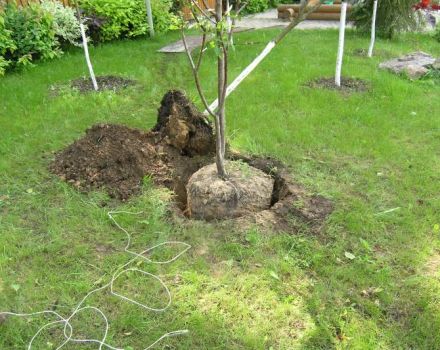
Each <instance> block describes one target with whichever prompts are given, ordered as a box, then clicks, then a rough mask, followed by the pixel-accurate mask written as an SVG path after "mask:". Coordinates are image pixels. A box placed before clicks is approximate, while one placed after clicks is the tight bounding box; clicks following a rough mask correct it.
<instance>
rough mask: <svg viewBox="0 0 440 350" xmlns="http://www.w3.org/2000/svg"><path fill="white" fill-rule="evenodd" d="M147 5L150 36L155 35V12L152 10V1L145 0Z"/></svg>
mask: <svg viewBox="0 0 440 350" xmlns="http://www.w3.org/2000/svg"><path fill="white" fill-rule="evenodd" d="M145 6H146V7H147V19H148V27H149V29H150V37H153V36H154V23H153V13H152V11H151V1H150V0H145Z"/></svg>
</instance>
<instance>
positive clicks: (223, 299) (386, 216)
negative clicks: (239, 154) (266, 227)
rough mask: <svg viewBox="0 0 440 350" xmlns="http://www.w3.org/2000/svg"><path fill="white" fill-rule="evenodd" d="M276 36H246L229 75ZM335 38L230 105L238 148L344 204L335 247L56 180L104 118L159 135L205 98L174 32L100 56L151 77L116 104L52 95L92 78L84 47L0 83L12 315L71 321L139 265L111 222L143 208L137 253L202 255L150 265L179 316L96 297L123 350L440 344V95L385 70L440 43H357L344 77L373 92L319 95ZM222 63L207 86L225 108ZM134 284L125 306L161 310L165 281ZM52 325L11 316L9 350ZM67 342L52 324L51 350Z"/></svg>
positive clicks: (268, 72) (302, 39)
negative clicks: (165, 249)
mask: <svg viewBox="0 0 440 350" xmlns="http://www.w3.org/2000/svg"><path fill="white" fill-rule="evenodd" d="M276 32H277V30H276V29H274V30H265V31H258V32H244V33H240V34H238V35H237V36H236V42H237V46H236V51H235V52H234V53H233V54H232V55H231V62H230V67H231V76H235V75H236V74H238V72H239V71H240V70H241V69H242V68H243V67H244V66H245V65H246V64H247V63H248V62H250V61H251V60H252V58H253V57H255V55H256V54H257V52H259V50H261V49H262V47H264V45H265V43H266V42H267V41H268V40H269V39H270V38H272V37H273V36H274V35H275V34H276ZM337 35H338V34H337V32H336V31H307V32H303V31H296V32H293V33H292V34H291V35H289V37H288V38H287V39H286V41H284V42H283V43H282V44H281V45H280V46H279V47H278V48H276V49H275V50H274V51H273V53H272V54H271V56H269V58H268V59H267V60H266V61H264V62H263V64H262V65H261V66H260V67H259V68H258V69H257V70H256V71H255V72H254V73H253V74H252V75H251V76H250V77H249V79H247V80H246V81H245V82H244V83H243V84H242V85H241V86H240V87H239V88H238V89H237V90H236V91H235V92H234V93H233V95H231V97H230V99H229V104H228V108H227V113H228V134H229V139H230V142H231V143H232V145H233V147H234V148H237V149H239V150H241V151H243V152H253V153H258V154H266V155H271V156H273V157H277V158H279V159H281V160H283V161H284V162H286V163H287V164H288V165H290V166H291V168H292V174H293V176H294V177H295V178H296V179H297V181H299V182H301V183H303V184H304V185H305V186H306V187H307V188H308V189H309V190H310V191H311V192H314V193H318V194H321V195H324V196H327V197H328V198H331V199H332V200H333V201H334V204H335V207H336V210H335V212H334V213H333V214H332V215H331V217H330V218H329V219H328V221H327V223H326V225H325V226H324V227H323V228H322V230H321V232H320V233H319V234H316V233H315V234H313V233H312V232H311V231H310V229H309V228H308V227H307V226H304V228H303V230H302V231H301V232H298V234H296V235H288V234H273V233H270V232H261V231H260V230H258V228H255V229H252V230H249V231H247V232H242V233H240V232H235V231H234V230H232V229H231V227H229V226H228V225H208V224H204V223H193V224H188V223H185V222H181V223H176V224H172V223H170V222H169V221H168V220H166V219H165V217H166V210H167V198H168V197H169V196H168V194H167V193H165V192H164V191H162V190H158V189H154V188H152V187H151V186H149V185H148V183H146V184H145V188H144V191H143V195H141V196H139V197H137V198H133V199H132V200H130V201H129V202H127V203H120V202H115V201H113V200H110V199H108V198H107V196H106V195H105V194H104V193H102V192H95V193H91V194H88V195H86V194H80V193H78V192H77V191H75V189H74V188H73V187H72V186H70V185H67V184H65V183H64V182H63V181H61V180H60V179H58V178H57V177H55V176H53V175H51V174H50V173H49V172H48V170H47V168H48V164H49V162H50V161H51V159H53V152H55V151H57V150H59V149H61V148H63V147H65V146H67V145H68V144H70V143H71V142H72V141H73V140H75V139H77V138H79V137H81V135H83V133H84V130H85V129H86V128H88V127H90V126H91V125H93V124H94V123H100V122H111V123H123V124H126V125H130V126H134V127H139V128H143V129H148V128H150V127H151V126H153V125H154V123H155V118H156V110H157V108H158V106H159V102H160V100H161V98H162V96H163V95H164V93H165V92H166V91H167V90H168V89H171V88H181V89H184V90H186V91H187V92H188V94H189V95H190V96H191V97H193V98H194V100H195V101H198V99H197V94H196V91H195V88H194V84H193V80H192V76H191V74H190V71H189V69H188V64H187V61H186V57H185V56H184V55H168V56H167V55H163V54H159V53H156V50H157V49H158V48H160V47H161V46H163V45H164V44H165V43H168V42H171V41H172V40H174V39H176V38H177V37H178V35H177V34H175V33H173V34H169V35H166V36H162V37H159V38H157V39H155V40H153V41H149V40H136V41H121V42H115V43H111V44H106V45H103V46H99V47H96V48H94V49H92V51H91V54H92V58H93V61H94V64H95V69H96V71H97V73H98V74H118V75H123V76H126V77H130V78H134V79H137V80H138V81H139V82H140V85H139V86H138V87H135V88H130V89H127V90H125V91H123V92H121V93H118V94H114V93H108V92H107V93H99V94H89V95H80V94H76V93H72V92H67V91H63V92H62V93H61V94H60V95H58V96H53V94H52V93H51V92H50V86H52V85H53V84H60V83H66V82H67V81H68V80H70V79H74V78H77V77H79V76H82V75H85V74H86V67H85V64H84V62H83V57H82V55H81V52H80V51H72V52H70V53H69V54H66V55H65V56H64V57H63V58H61V59H58V60H56V61H52V62H46V63H42V64H39V65H38V67H35V68H32V69H29V70H28V71H25V72H21V73H14V74H10V75H9V76H7V77H5V78H2V79H0V176H1V181H0V311H15V312H26V313H28V312H34V311H40V310H44V309H53V310H56V311H57V312H59V313H61V314H63V315H68V314H69V311H71V310H72V308H74V307H75V306H76V304H77V303H78V302H79V301H80V300H81V299H82V297H83V296H84V295H85V294H86V293H87V292H88V291H89V290H91V289H94V288H96V286H99V285H101V284H102V283H105V282H107V280H108V279H109V278H110V275H111V273H112V271H114V270H115V269H116V268H117V267H118V266H119V265H121V264H123V263H125V262H127V261H128V260H129V259H130V257H129V256H128V255H127V254H126V253H124V252H123V248H124V246H125V236H124V234H123V233H122V232H121V231H119V230H118V229H117V228H116V227H115V226H114V225H112V223H111V222H110V221H109V219H108V218H107V212H108V211H109V210H126V211H133V212H137V211H142V212H143V214H141V215H139V216H130V215H120V216H118V219H119V220H120V221H121V223H123V225H124V227H126V228H127V229H128V230H129V231H130V232H132V233H133V235H134V248H133V249H136V250H138V251H140V250H142V249H145V248H146V247H148V246H152V245H154V244H157V243H160V242H163V241H166V240H181V241H184V242H187V243H189V244H191V245H192V249H191V250H190V251H189V252H187V253H186V254H185V255H184V256H182V257H181V258H180V259H179V260H178V261H176V262H175V263H173V264H171V265H166V266H162V267H160V266H159V267H158V266H151V265H149V264H140V266H141V268H143V269H146V270H148V271H150V272H155V273H158V274H159V275H160V276H162V277H163V279H164V280H166V281H167V282H168V285H169V287H170V290H171V293H172V295H173V304H172V306H171V308H170V309H168V310H167V311H166V312H165V313H161V314H156V313H151V312H147V311H142V310H140V309H139V308H137V307H136V306H133V305H131V304H128V303H126V302H124V301H121V300H120V299H117V298H115V297H112V296H111V295H110V294H109V293H108V292H101V293H98V294H97V295H96V296H95V297H93V298H92V299H91V300H90V303H89V304H88V305H94V306H99V307H100V308H102V310H103V311H105V312H106V313H107V315H108V316H109V320H110V332H109V337H108V341H109V342H110V343H111V344H112V345H113V346H119V347H128V346H131V347H133V348H134V349H144V348H146V347H147V346H148V345H149V344H150V343H152V342H153V341H155V340H156V339H157V338H158V337H160V336H161V335H162V334H163V333H165V332H168V331H173V330H176V329H189V331H190V333H189V334H188V335H186V336H182V337H175V338H169V339H166V340H164V341H163V342H161V343H160V344H159V345H158V346H157V347H156V348H157V349H304V350H309V349H440V332H439V330H440V228H439V226H438V225H439V224H440V105H439V103H438V101H439V94H440V86H439V85H436V84H434V83H433V82H431V81H423V82H411V81H409V80H407V79H405V78H402V77H398V76H394V75H392V74H390V73H387V72H383V71H379V70H378V68H377V66H378V63H379V62H380V61H381V60H384V59H386V58H389V57H392V56H394V55H398V54H402V53H406V52H410V51H415V50H418V49H420V50H424V51H427V52H430V53H432V54H434V55H437V56H439V55H440V47H439V45H438V43H436V42H435V41H434V40H433V39H432V38H430V37H429V36H422V35H415V34H410V35H407V36H404V37H401V38H399V39H398V40H395V41H391V42H390V41H381V40H379V41H378V43H377V48H378V56H377V57H375V58H373V59H371V60H370V59H367V58H365V57H359V56H357V55H355V54H354V51H355V50H356V49H359V48H366V47H367V46H368V39H367V38H362V37H361V38H359V37H358V36H357V35H356V34H355V33H354V32H350V33H348V35H347V43H346V46H347V51H346V52H347V55H346V57H345V65H344V74H345V75H346V76H352V77H358V78H362V79H365V80H367V81H368V82H370V84H371V89H370V91H369V92H366V93H358V94H352V95H344V94H340V93H339V92H335V91H325V90H314V89H311V88H308V87H305V86H304V85H305V84H306V83H307V82H308V81H310V80H311V79H314V78H317V77H321V76H331V75H332V74H333V71H334V61H335V54H336V43H337ZM209 57H210V61H211V62H207V64H206V65H205V66H203V69H202V70H203V73H202V75H203V77H204V78H203V81H204V85H205V86H206V87H207V89H208V96H209V97H210V98H209V100H211V99H212V98H213V97H214V90H215V83H214V72H215V65H214V63H213V62H214V55H213V54H212V53H211V54H210V56H209ZM199 105H200V104H199ZM390 210H391V211H390ZM346 253H349V254H346ZM350 254H353V255H354V259H350V258H353V256H351V255H350ZM347 256H348V257H347ZM102 276H104V277H102ZM126 282H127V283H126V284H125V285H123V286H120V288H122V289H124V290H125V291H126V293H128V294H130V293H131V294H130V295H136V296H137V297H138V299H139V300H142V301H148V300H150V299H151V298H153V299H154V300H153V304H154V305H162V304H163V302H161V301H160V300H157V296H158V293H157V285H154V284H153V283H152V282H151V280H146V279H145V277H141V276H140V275H137V276H132V278H131V279H130V280H129V281H126ZM46 322H47V320H46V321H45V320H44V318H43V317H41V316H40V317H33V318H14V317H10V318H8V319H7V320H6V321H0V348H1V349H24V348H26V346H27V343H28V342H29V340H30V338H31V337H32V336H33V334H34V333H35V332H36V330H37V329H38V328H39V327H40V326H41V325H42V324H44V323H46ZM74 324H75V325H76V332H77V333H75V335H76V336H78V337H81V336H87V337H89V338H93V337H94V338H101V337H102V332H103V330H102V329H103V328H102V325H103V323H102V320H101V319H100V318H99V317H97V316H96V315H94V314H92V313H90V312H89V313H88V312H85V313H83V314H82V315H81V317H78V318H77V319H76V320H75V321H74ZM61 342H62V337H60V330H59V329H56V328H54V329H53V330H52V331H50V330H48V331H45V332H43V334H42V335H41V337H40V338H38V339H37V340H36V343H35V349H55V348H56V347H57V345H59V344H60V343H61ZM65 348H66V349H98V346H96V345H93V346H92V345H88V346H85V345H84V346H81V345H78V344H73V345H69V346H66V347H65Z"/></svg>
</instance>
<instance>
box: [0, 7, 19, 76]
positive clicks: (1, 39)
mask: <svg viewBox="0 0 440 350" xmlns="http://www.w3.org/2000/svg"><path fill="white" fill-rule="evenodd" d="M15 49H16V47H15V44H14V41H13V40H12V38H11V31H10V30H8V29H6V27H5V19H4V18H3V17H2V14H1V13H0V76H2V75H4V74H5V71H6V68H8V66H9V65H10V64H11V61H10V60H8V59H6V58H5V57H4V56H5V55H6V53H12V52H14V51H15Z"/></svg>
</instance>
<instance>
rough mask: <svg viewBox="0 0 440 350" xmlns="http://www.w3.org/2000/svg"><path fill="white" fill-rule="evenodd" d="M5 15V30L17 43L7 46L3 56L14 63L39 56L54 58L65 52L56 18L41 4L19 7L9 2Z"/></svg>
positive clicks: (26, 61)
mask: <svg viewBox="0 0 440 350" xmlns="http://www.w3.org/2000/svg"><path fill="white" fill-rule="evenodd" d="M3 16H4V17H3V18H4V29H5V30H6V32H8V33H9V34H8V35H9V38H10V40H12V42H13V45H9V48H6V49H4V50H5V52H4V54H3V57H4V60H7V61H9V62H10V63H11V65H16V66H22V65H27V64H29V63H30V62H31V61H32V60H34V59H35V58H42V59H47V58H54V57H56V56H58V55H59V54H60V53H61V51H60V50H59V48H58V41H57V39H56V37H55V30H54V21H53V17H52V15H51V14H49V13H47V12H44V11H43V10H42V9H41V7H40V6H39V5H37V4H31V5H29V6H27V7H24V8H18V7H17V6H16V5H13V4H9V5H7V6H6V7H5V11H4V14H3Z"/></svg>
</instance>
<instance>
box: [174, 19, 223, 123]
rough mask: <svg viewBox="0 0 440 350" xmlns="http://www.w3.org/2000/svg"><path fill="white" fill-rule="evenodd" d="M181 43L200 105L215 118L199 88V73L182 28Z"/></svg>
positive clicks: (200, 87)
mask: <svg viewBox="0 0 440 350" xmlns="http://www.w3.org/2000/svg"><path fill="white" fill-rule="evenodd" d="M182 41H183V46H184V47H185V52H186V54H187V56H188V59H189V63H190V65H191V69H192V71H193V75H194V80H195V83H196V87H197V91H198V92H199V95H200V98H201V100H202V103H203V105H204V107H205V109H206V111H207V112H208V113H209V114H210V115H211V116H212V117H214V118H216V117H217V115H216V114H215V113H213V112H212V111H211V109H210V108H209V104H208V102H207V100H206V98H205V94H204V93H203V89H202V86H201V84H200V78H199V72H198V70H197V67H196V65H195V64H194V60H193V58H192V56H191V52H190V51H189V49H188V44H187V42H186V36H185V32H184V28H183V27H182Z"/></svg>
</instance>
